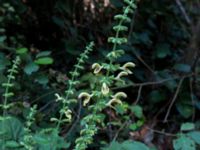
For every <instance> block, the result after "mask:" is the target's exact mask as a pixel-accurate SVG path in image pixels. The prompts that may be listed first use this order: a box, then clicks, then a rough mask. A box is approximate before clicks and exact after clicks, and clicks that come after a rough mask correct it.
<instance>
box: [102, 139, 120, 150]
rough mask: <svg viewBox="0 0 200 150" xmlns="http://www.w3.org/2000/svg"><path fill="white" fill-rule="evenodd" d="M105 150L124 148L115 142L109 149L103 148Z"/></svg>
mask: <svg viewBox="0 0 200 150" xmlns="http://www.w3.org/2000/svg"><path fill="white" fill-rule="evenodd" d="M103 150H122V146H121V144H120V143H118V142H116V141H113V142H112V143H110V146H109V147H107V148H103Z"/></svg>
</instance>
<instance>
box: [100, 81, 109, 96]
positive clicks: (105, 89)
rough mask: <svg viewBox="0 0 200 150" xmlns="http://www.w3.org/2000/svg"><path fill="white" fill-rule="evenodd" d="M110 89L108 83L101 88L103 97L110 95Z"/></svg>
mask: <svg viewBox="0 0 200 150" xmlns="http://www.w3.org/2000/svg"><path fill="white" fill-rule="evenodd" d="M109 91H110V89H109V87H108V86H107V84H106V83H103V85H102V87H101V93H102V94H103V95H107V94H108V93H109Z"/></svg>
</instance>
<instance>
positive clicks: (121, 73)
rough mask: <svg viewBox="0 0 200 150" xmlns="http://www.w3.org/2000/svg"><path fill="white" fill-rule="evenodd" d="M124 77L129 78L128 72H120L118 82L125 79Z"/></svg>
mask: <svg viewBox="0 0 200 150" xmlns="http://www.w3.org/2000/svg"><path fill="white" fill-rule="evenodd" d="M124 76H128V72H126V71H122V72H120V73H119V74H118V75H117V77H115V79H116V80H121V77H124Z"/></svg>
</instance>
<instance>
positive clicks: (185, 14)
mask: <svg viewBox="0 0 200 150" xmlns="http://www.w3.org/2000/svg"><path fill="white" fill-rule="evenodd" d="M175 1H176V4H177V5H178V7H179V9H180V11H181V13H182V14H183V16H184V18H185V20H186V22H187V23H188V24H189V25H191V19H190V18H189V16H188V14H187V13H186V11H185V8H184V6H183V4H182V3H181V1H180V0H175Z"/></svg>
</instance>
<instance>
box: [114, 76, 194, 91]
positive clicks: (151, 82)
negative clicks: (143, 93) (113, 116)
mask: <svg viewBox="0 0 200 150" xmlns="http://www.w3.org/2000/svg"><path fill="white" fill-rule="evenodd" d="M194 75H195V74H194V73H191V74H188V75H184V76H183V77H184V78H187V77H191V76H194ZM180 78H182V77H180V76H179V77H174V78H167V79H163V80H159V81H150V82H144V83H131V84H128V85H125V86H121V87H117V88H112V90H119V89H124V88H129V87H140V86H150V85H158V84H163V83H165V82H168V81H171V80H177V79H180Z"/></svg>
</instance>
